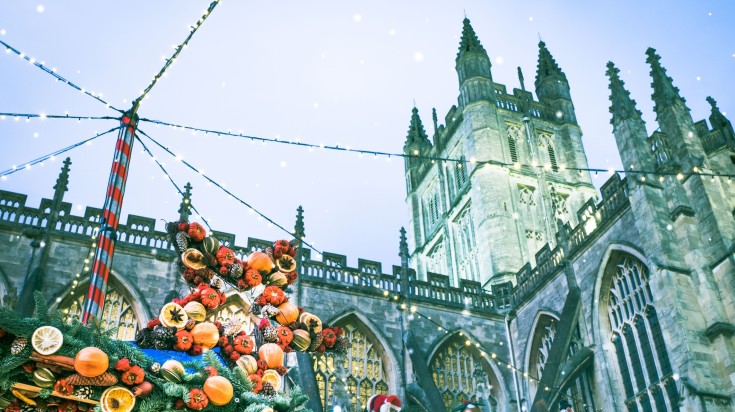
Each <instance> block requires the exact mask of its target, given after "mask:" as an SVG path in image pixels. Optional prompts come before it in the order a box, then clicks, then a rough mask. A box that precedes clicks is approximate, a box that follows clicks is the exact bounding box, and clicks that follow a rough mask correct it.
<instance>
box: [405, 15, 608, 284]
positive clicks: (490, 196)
mask: <svg viewBox="0 0 735 412" xmlns="http://www.w3.org/2000/svg"><path fill="white" fill-rule="evenodd" d="M455 67H456V70H457V74H458V77H459V91H460V93H459V99H458V104H457V105H456V106H452V107H451V109H450V110H449V112H448V113H447V115H446V116H445V124H444V125H439V124H438V120H437V116H436V111H434V112H433V123H434V135H433V138H432V139H431V140H430V139H429V137H428V135H427V133H426V131H425V129H424V126H423V124H422V122H421V119H420V117H419V114H418V110H417V109H416V108H413V112H412V115H411V121H410V126H409V131H408V136H407V137H406V143H405V146H404V153H405V154H407V155H411V156H416V157H415V158H407V159H406V162H405V165H406V189H407V198H406V202H407V204H408V206H409V213H410V225H409V230H410V232H409V242H411V247H412V249H411V262H412V265H413V266H414V268H415V269H416V270H417V273H418V274H419V275H418V276H419V278H421V279H422V280H432V279H429V278H431V277H432V276H430V275H429V273H433V274H441V275H447V276H448V278H449V279H448V280H449V283H450V284H452V285H455V286H458V285H460V283H462V281H475V282H479V283H480V284H481V285H483V286H484V285H486V284H488V285H497V284H501V283H505V282H513V283H515V273H516V272H517V271H518V270H519V269H520V268H521V267H522V266H523V265H524V264H526V263H529V262H530V263H531V264H532V265H533V264H534V263H535V254H536V253H537V252H538V251H539V249H541V248H542V247H543V246H544V245H545V244H547V243H550V244H552V246H553V244H554V243H555V238H554V234H555V233H556V222H555V221H556V220H557V219H561V220H562V221H565V222H570V223H571V224H572V225H575V224H576V223H577V220H578V219H577V216H575V211H576V210H578V209H579V208H580V207H581V206H582V204H583V203H584V202H586V201H587V200H588V199H590V198H593V197H595V196H596V191H595V189H594V187H593V186H592V183H591V181H590V177H589V174H588V173H587V172H579V171H578V170H576V169H578V168H587V158H586V156H585V153H584V148H583V147H582V130H581V129H580V128H579V125H577V121H576V116H575V113H574V104H573V103H572V99H571V95H570V89H569V83H568V81H567V79H566V76H565V74H564V72H563V71H562V70H561V68H560V67H559V65H558V64H557V63H556V61H555V60H554V58H553V57H552V55H551V53H550V52H549V50H548V49H547V48H546V44H544V42H540V43H539V58H538V70H537V73H536V81H535V88H536V95H537V97H538V100H534V99H533V95H532V93H531V92H529V91H526V90H525V85H524V84H523V80H522V74H521V73H520V70H519V74H520V78H521V88H520V89H517V88H514V89H513V92H512V94H508V93H507V91H506V86H505V85H503V84H500V83H496V82H494V81H493V78H492V72H491V68H492V64H491V62H490V58H489V57H488V54H487V51H486V50H485V48H484V47H483V46H482V44H481V43H480V40H479V39H478V37H477V35H476V34H475V31H474V29H473V28H472V26H471V25H470V21H469V20H468V19H466V18H465V19H464V22H463V29H462V39H461V41H460V44H459V52H458V53H457V57H456V66H455ZM426 158H446V159H462V160H464V162H454V161H438V160H431V159H426ZM436 279H438V281H442V280H443V279H441V278H436ZM466 285H470V284H467V283H466ZM475 287H476V286H475Z"/></svg>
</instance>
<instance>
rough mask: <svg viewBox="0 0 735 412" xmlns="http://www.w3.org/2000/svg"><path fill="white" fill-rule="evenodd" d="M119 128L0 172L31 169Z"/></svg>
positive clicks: (9, 172)
mask: <svg viewBox="0 0 735 412" xmlns="http://www.w3.org/2000/svg"><path fill="white" fill-rule="evenodd" d="M119 128H120V126H115V127H113V128H112V129H110V130H108V131H106V132H102V133H97V134H96V135H94V136H92V137H90V138H88V139H84V140H82V141H81V142H77V143H74V144H73V145H71V146H67V147H65V148H63V149H59V150H56V151H55V152H52V153H49V154H47V155H43V156H41V157H38V158H36V159H33V160H30V161H28V162H24V163H20V164H21V165H22V166H13V167H11V168H10V169H6V170H4V171H2V172H0V177H2V178H5V177H6V176H8V175H12V174H13V173H16V172H19V171H21V170H25V169H30V168H31V166H34V165H36V164H38V163H41V162H45V161H46V160H48V159H51V158H53V157H56V156H58V155H60V154H62V153H65V152H68V151H69V150H72V149H74V148H76V147H79V146H81V145H83V144H85V143H90V142H91V141H93V140H95V139H97V138H99V137H102V136H104V135H106V134H108V133H111V132H113V131H115V130H117V129H119Z"/></svg>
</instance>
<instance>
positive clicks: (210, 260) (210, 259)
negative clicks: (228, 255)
mask: <svg viewBox="0 0 735 412" xmlns="http://www.w3.org/2000/svg"><path fill="white" fill-rule="evenodd" d="M204 264H205V265H207V266H217V259H216V258H215V257H214V255H213V254H211V253H205V254H204Z"/></svg>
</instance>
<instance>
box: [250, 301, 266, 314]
mask: <svg viewBox="0 0 735 412" xmlns="http://www.w3.org/2000/svg"><path fill="white" fill-rule="evenodd" d="M262 309H263V307H262V306H260V305H258V304H257V303H253V304H252V305H251V306H250V313H252V314H253V315H260V311H261V310H262Z"/></svg>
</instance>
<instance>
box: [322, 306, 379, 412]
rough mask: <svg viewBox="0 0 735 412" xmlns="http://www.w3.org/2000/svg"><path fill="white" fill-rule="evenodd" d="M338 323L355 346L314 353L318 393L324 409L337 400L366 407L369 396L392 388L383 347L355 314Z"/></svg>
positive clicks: (361, 407) (353, 408)
mask: <svg viewBox="0 0 735 412" xmlns="http://www.w3.org/2000/svg"><path fill="white" fill-rule="evenodd" d="M337 325H338V326H340V327H342V328H343V329H344V330H345V335H346V336H347V338H348V339H349V340H350V342H351V343H352V347H351V348H350V349H349V350H348V351H347V353H346V354H344V355H336V356H335V355H334V354H330V353H325V354H320V355H319V354H315V355H314V356H313V357H312V360H313V363H314V372H315V373H316V381H317V387H318V388H319V397H320V398H321V401H322V405H324V409H325V410H327V409H329V408H330V407H332V406H333V405H334V404H335V401H338V402H339V401H341V402H349V404H350V405H352V406H351V407H350V408H349V410H355V411H359V410H364V409H365V406H366V404H367V400H368V398H370V397H371V396H373V395H376V394H388V391H389V387H388V376H389V375H388V370H387V367H386V366H387V365H386V362H385V359H384V358H385V356H384V349H383V348H382V346H381V345H380V343H379V342H378V341H377V340H376V339H374V338H373V337H372V334H371V333H369V332H368V333H366V332H365V331H366V330H367V328H366V327H365V325H364V324H363V323H362V322H360V321H359V320H358V319H356V318H355V317H350V318H348V319H347V320H345V321H341V322H337ZM340 398H342V399H340ZM342 406H343V408H344V406H345V405H344V404H342Z"/></svg>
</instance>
